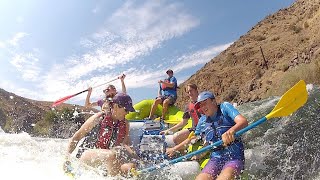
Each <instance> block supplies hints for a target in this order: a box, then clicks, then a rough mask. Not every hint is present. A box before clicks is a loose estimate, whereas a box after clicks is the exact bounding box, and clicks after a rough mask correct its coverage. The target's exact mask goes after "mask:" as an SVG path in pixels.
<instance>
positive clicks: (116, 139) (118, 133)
mask: <svg viewBox="0 0 320 180" xmlns="http://www.w3.org/2000/svg"><path fill="white" fill-rule="evenodd" d="M126 131H127V124H126V122H125V120H122V121H120V120H118V121H117V122H114V121H113V120H112V119H111V117H110V116H106V117H105V118H104V119H103V120H102V121H101V122H100V130H99V133H98V140H97V142H96V147H97V148H101V149H110V148H112V147H114V146H119V145H120V144H121V143H122V142H123V140H124V138H125V136H126Z"/></svg>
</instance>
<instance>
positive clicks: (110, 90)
mask: <svg viewBox="0 0 320 180" xmlns="http://www.w3.org/2000/svg"><path fill="white" fill-rule="evenodd" d="M125 77H126V75H125V74H122V75H121V76H119V77H118V78H119V79H120V80H121V87H122V93H124V94H127V89H126V85H125V84H124V78H125ZM102 92H103V93H104V95H105V97H104V98H103V99H99V100H98V101H96V102H92V103H91V102H90V96H91V93H92V87H89V88H88V94H87V97H86V102H85V105H84V106H85V107H90V108H92V107H95V106H99V107H100V108H101V110H103V109H108V108H107V107H106V105H108V103H105V102H106V101H108V99H109V98H111V99H112V98H113V97H114V96H115V95H116V94H117V93H118V92H117V89H116V87H115V86H114V85H112V84H109V85H108V86H107V87H106V88H105V89H104V90H103V91H102Z"/></svg>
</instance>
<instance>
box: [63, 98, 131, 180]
mask: <svg viewBox="0 0 320 180" xmlns="http://www.w3.org/2000/svg"><path fill="white" fill-rule="evenodd" d="M109 104H110V106H109V107H110V110H109V113H106V114H104V113H103V112H99V113H97V114H95V115H93V116H91V117H90V118H89V119H88V120H87V121H86V122H85V123H84V124H83V125H82V126H81V128H80V129H79V130H78V131H77V132H76V133H75V134H74V135H73V136H72V137H71V139H70V141H69V144H68V149H67V155H66V162H65V164H64V169H65V170H67V165H68V164H70V161H69V159H70V155H71V153H72V152H73V151H74V149H75V148H76V146H77V144H78V142H79V141H80V140H81V139H82V138H84V137H85V140H84V141H83V143H84V145H82V146H81V148H79V152H78V154H77V157H78V158H79V159H80V161H81V162H83V163H85V164H87V165H89V166H92V167H101V168H102V169H105V170H106V171H107V172H108V175H112V176H113V175H117V174H119V173H121V165H122V164H124V163H126V162H129V161H131V160H132V159H131V158H133V157H135V156H136V155H135V152H134V151H133V150H132V149H131V148H130V144H129V143H130V137H129V123H128V121H126V119H125V115H127V114H128V113H129V112H133V111H134V108H133V107H132V100H131V98H130V96H128V95H126V94H123V93H118V94H116V95H115V96H114V97H113V98H112V101H109ZM103 115H104V117H103V118H101V117H102V116H103ZM87 137H88V138H87Z"/></svg>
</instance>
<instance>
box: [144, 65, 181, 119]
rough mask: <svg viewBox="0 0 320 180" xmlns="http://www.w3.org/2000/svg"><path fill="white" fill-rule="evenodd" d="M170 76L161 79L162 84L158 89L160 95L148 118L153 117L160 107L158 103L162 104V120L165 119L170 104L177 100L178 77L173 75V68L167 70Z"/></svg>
mask: <svg viewBox="0 0 320 180" xmlns="http://www.w3.org/2000/svg"><path fill="white" fill-rule="evenodd" d="M166 73H167V75H168V78H166V79H165V80H159V81H158V83H159V85H160V87H159V91H158V97H157V98H156V100H155V101H154V103H153V104H152V106H151V110H150V114H149V118H148V119H153V118H154V117H153V115H154V113H155V111H156V109H157V107H158V104H162V106H163V108H162V116H161V120H164V119H165V116H166V114H167V110H168V107H169V105H173V104H174V103H175V102H176V100H177V85H178V82H177V79H176V78H175V77H174V76H173V71H172V70H171V69H169V70H167V71H166Z"/></svg>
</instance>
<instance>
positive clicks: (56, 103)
mask: <svg viewBox="0 0 320 180" xmlns="http://www.w3.org/2000/svg"><path fill="white" fill-rule="evenodd" d="M117 79H119V77H117V78H114V79H112V80H110V81H108V82H105V83H103V84H99V85H97V86H94V87H92V89H94V88H97V87H100V86H102V85H105V84H108V83H111V82H113V81H115V80H117ZM87 91H88V89H86V90H83V91H81V92H78V93H76V94H73V95H69V96H66V97H63V98H60V99H58V100H56V101H55V102H53V104H52V105H51V107H56V106H58V105H60V104H61V103H63V102H65V101H66V100H68V99H71V98H73V97H75V96H78V95H79V94H82V93H84V92H87Z"/></svg>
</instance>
